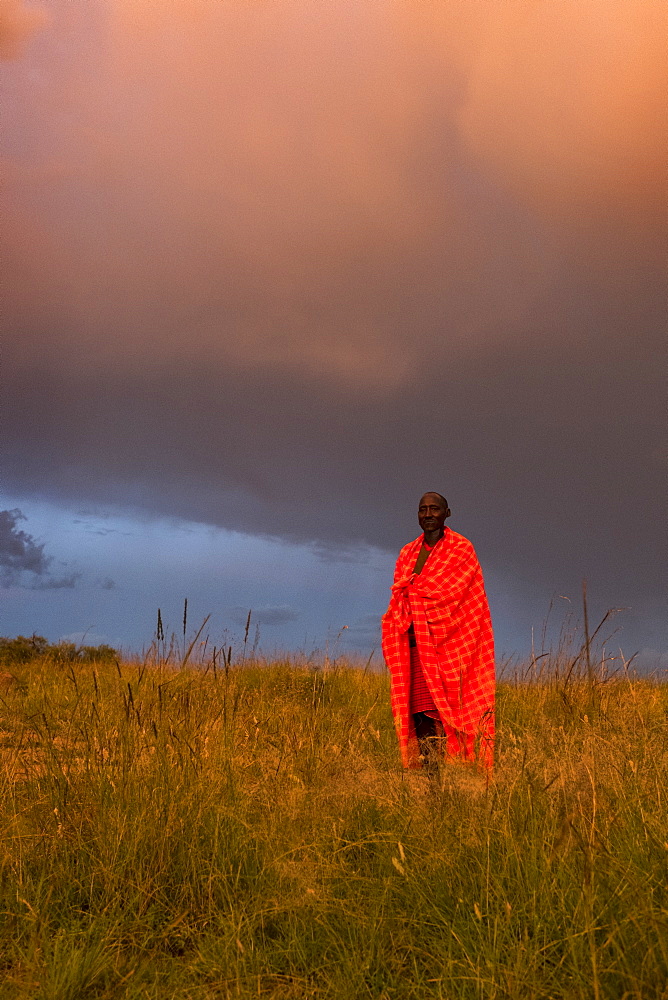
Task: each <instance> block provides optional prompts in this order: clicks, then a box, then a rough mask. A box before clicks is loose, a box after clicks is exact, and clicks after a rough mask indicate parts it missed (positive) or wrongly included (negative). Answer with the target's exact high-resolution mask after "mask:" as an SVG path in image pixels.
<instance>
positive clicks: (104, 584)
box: [98, 576, 116, 590]
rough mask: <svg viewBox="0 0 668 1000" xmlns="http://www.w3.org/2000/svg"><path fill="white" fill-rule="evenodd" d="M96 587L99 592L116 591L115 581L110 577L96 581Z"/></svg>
mask: <svg viewBox="0 0 668 1000" xmlns="http://www.w3.org/2000/svg"><path fill="white" fill-rule="evenodd" d="M98 586H99V587H100V589H101V590H116V581H115V580H112V579H111V577H110V576H105V577H104V578H103V579H102V580H99V581H98Z"/></svg>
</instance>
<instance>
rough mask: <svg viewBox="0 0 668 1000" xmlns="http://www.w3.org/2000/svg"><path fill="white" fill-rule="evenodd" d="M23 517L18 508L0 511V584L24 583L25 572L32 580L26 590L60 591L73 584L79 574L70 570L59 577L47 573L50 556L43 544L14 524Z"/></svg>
mask: <svg viewBox="0 0 668 1000" xmlns="http://www.w3.org/2000/svg"><path fill="white" fill-rule="evenodd" d="M25 520H27V518H26V516H25V515H24V514H23V513H22V512H21V510H20V509H19V508H18V507H15V508H14V509H13V510H0V585H1V586H3V587H11V586H15V587H21V586H26V584H25V579H26V577H25V574H29V578H32V581H33V582H32V583H31V584H30V585H29V589H30V590H60V589H62V588H68V587H74V586H76V582H77V580H78V579H79V578H80V577H81V573H75V572H73V573H69V574H67V575H65V576H61V577H54V576H51V575H50V567H51V564H52V562H53V559H52V557H51V556H47V555H45V554H44V543H38V542H36V541H35V539H34V538H33V536H32V535H30V534H28V532H27V531H23V529H22V528H19V527H18V525H19V523H20V522H21V521H25Z"/></svg>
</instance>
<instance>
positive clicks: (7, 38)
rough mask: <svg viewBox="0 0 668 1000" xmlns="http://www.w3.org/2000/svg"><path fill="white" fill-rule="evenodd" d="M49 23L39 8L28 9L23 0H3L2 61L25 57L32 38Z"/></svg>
mask: <svg viewBox="0 0 668 1000" xmlns="http://www.w3.org/2000/svg"><path fill="white" fill-rule="evenodd" d="M48 21H49V15H48V14H47V12H46V11H45V10H43V9H41V8H39V7H26V6H25V5H24V4H23V0H3V2H2V6H1V7H0V59H17V58H18V57H19V56H21V55H23V52H24V50H25V47H26V45H27V43H28V41H29V40H30V38H32V36H33V35H34V34H35V33H36V32H37V31H39V30H40V28H42V27H44V25H46V24H47V23H48Z"/></svg>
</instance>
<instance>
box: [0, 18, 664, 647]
mask: <svg viewBox="0 0 668 1000" xmlns="http://www.w3.org/2000/svg"><path fill="white" fill-rule="evenodd" d="M50 9H52V10H53V18H52V25H51V27H50V29H49V31H48V32H45V33H44V35H43V36H42V37H41V39H40V45H39V46H35V47H34V48H33V50H32V51H31V60H28V59H25V60H19V61H17V62H15V63H12V64H11V65H10V66H7V67H6V70H7V71H8V73H9V74H10V82H11V88H10V95H9V99H8V101H7V102H6V103H7V108H6V109H3V118H4V119H5V121H4V122H3V128H4V132H5V137H6V141H5V146H6V149H7V150H8V152H7V154H6V163H5V167H6V174H7V177H8V181H7V185H6V188H5V192H6V193H5V197H6V201H7V205H6V209H7V210H6V213H5V234H6V235H5V244H6V247H7V249H6V252H5V260H4V266H5V274H6V278H5V286H6V290H7V293H6V295H5V303H4V317H5V319H6V321H7V324H8V327H9V328H10V329H11V330H12V331H13V337H12V338H8V345H7V347H6V349H5V357H4V362H3V363H4V382H5V386H4V387H3V392H4V394H5V397H6V400H7V415H6V418H5V426H4V430H3V441H2V442H1V443H0V448H1V449H2V452H3V458H2V461H3V468H4V469H5V479H6V483H7V488H10V489H12V490H13V491H14V492H15V495H16V496H24V495H25V496H34V495H42V496H44V497H47V498H52V499H56V498H57V499H59V500H62V501H65V502H69V503H72V504H73V505H76V507H77V508H78V509H81V507H82V506H84V505H96V504H99V505H105V504H109V505H112V506H116V507H117V508H120V509H124V510H130V511H134V512H139V513H141V514H142V516H167V517H174V518H184V519H186V520H195V521H199V522H202V523H209V524H214V525H219V526H223V527H227V528H232V529H236V530H240V531H246V532H249V533H251V534H256V535H257V534H264V535H266V536H273V537H277V536H278V537H281V538H286V539H292V540H296V541H300V542H307V543H315V545H316V547H317V550H318V551H319V552H320V553H321V555H322V556H323V559H324V560H325V561H326V560H327V558H328V557H333V558H336V559H337V560H338V561H341V560H342V558H343V557H344V556H345V557H346V558H348V557H350V558H356V556H357V553H362V552H364V551H365V546H367V545H372V546H378V547H380V548H383V549H385V550H388V551H389V550H396V549H397V548H398V547H399V545H400V544H402V543H403V542H404V541H406V540H407V538H409V537H410V536H411V535H412V534H413V533H417V526H416V524H415V511H414V508H415V503H416V500H417V497H418V496H419V494H420V493H421V492H422V491H423V489H424V488H430V489H432V488H435V489H438V490H440V491H441V492H443V493H445V495H447V496H448V499H449V501H450V505H451V507H452V509H453V518H452V521H451V522H450V523H451V524H452V526H453V527H454V528H455V529H457V530H461V531H462V532H463V533H464V534H467V535H470V536H471V537H472V538H473V540H474V542H475V544H476V546H477V547H478V549H479V552H480V554H481V558H482V559H483V561H484V563H485V565H490V566H492V567H493V568H496V569H498V571H499V572H500V573H501V572H503V573H505V574H507V575H508V577H509V578H512V580H513V583H514V585H515V586H516V588H517V590H518V592H523V593H528V594H530V595H531V594H534V593H537V592H539V591H540V592H541V593H544V594H545V595H546V598H545V603H546V604H547V601H548V600H549V595H550V594H551V593H553V592H554V591H555V590H557V591H558V592H564V588H567V587H570V586H571V585H572V584H573V585H574V586H575V587H576V588H577V587H578V586H579V583H580V581H581V579H582V576H585V575H586V576H587V577H588V578H589V580H590V589H591V591H592V592H594V593H600V594H601V599H602V600H603V601H605V602H606V603H608V604H609V605H618V604H624V605H632V606H634V607H636V608H638V609H642V608H645V612H642V611H641V610H638V621H641V619H642V620H643V621H644V622H645V624H646V623H647V621H649V618H650V617H652V621H654V617H655V616H653V612H652V615H650V612H649V611H647V608H648V607H649V604H648V600H649V597H650V596H651V595H652V594H654V593H656V592H657V589H658V588H659V587H660V586H661V579H662V561H663V560H664V558H665V557H664V555H663V554H662V553H660V552H659V548H660V545H659V544H658V542H657V536H658V531H657V525H660V524H662V523H663V511H662V509H661V500H660V498H661V497H662V496H663V493H664V486H663V475H664V473H663V465H662V459H661V456H662V455H663V454H665V443H664V435H663V434H662V433H660V430H659V429H660V428H661V427H662V426H663V420H664V417H663V413H662V411H661V400H662V399H663V387H662V385H661V381H660V380H661V378H662V373H661V371H660V366H659V365H657V364H656V358H657V357H658V356H659V355H660V354H661V352H662V350H663V340H664V336H665V334H664V327H665V276H664V261H663V236H662V235H659V227H660V226H661V225H662V222H661V221H660V220H661V219H662V216H661V213H660V212H657V211H656V206H657V203H658V198H659V197H660V196H661V197H662V195H659V192H660V191H662V190H663V169H662V168H661V169H659V160H660V158H661V157H662V148H663V136H664V134H665V128H664V127H661V124H660V122H661V116H662V115H663V114H664V109H665V100H664V97H663V87H662V79H663V75H664V74H665V61H664V58H663V54H662V52H660V50H659V48H658V46H659V44H660V42H659V39H662V37H663V32H662V30H661V27H659V28H658V29H657V18H661V19H662V18H663V13H662V9H663V3H659V2H658V0H657V2H655V0H642V2H640V3H635V2H634V3H632V2H630V0H629V2H621V3H617V4H615V16H614V17H611V16H610V4H609V3H608V2H607V0H591V2H590V3H587V4H582V3H581V2H578V0H564V2H560V3H559V4H526V3H524V2H521V0H507V2H504V3H497V4H480V3H469V4H462V3H461V2H460V0H442V2H441V0H439V2H433V3H431V2H423V0H419V2H418V0H391V2H389V3H383V4H380V3H377V2H371V0H368V2H367V0H341V2H340V3H336V4H325V3H322V2H321V0H300V2H299V3H264V4H262V3H253V4H248V3H246V2H235V0H226V2H218V0H197V2H195V0H188V2H186V0H183V2H181V0H179V2H177V0H174V2H173V3H170V4H169V5H168V14H166V8H165V6H164V5H160V4H155V3H152V2H148V0H91V2H86V3H71V2H69V0H67V2H66V0H53V3H52V4H51V8H50ZM32 60H34V61H32ZM26 106H27V107H28V108H29V110H30V113H29V114H26V113H25V108H26ZM54 456H55V458H54ZM571 592H572V591H571ZM643 614H644V618H643ZM244 621H245V619H244ZM652 627H654V626H652ZM659 641H660V640H659V639H658V638H657V639H656V640H655V639H654V638H652V640H651V642H652V644H655V643H658V642H659Z"/></svg>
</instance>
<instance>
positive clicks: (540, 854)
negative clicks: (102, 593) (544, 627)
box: [0, 661, 668, 1000]
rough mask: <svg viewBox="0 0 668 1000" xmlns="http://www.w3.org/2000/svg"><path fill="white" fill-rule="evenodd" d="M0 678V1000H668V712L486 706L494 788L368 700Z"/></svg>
mask: <svg viewBox="0 0 668 1000" xmlns="http://www.w3.org/2000/svg"><path fill="white" fill-rule="evenodd" d="M14 673H15V674H16V677H17V680H18V683H11V684H8V685H7V687H6V689H5V690H3V692H2V701H1V702H0V719H1V726H2V729H1V732H0V743H1V750H0V754H1V757H0V788H1V792H2V800H1V804H0V829H1V832H2V838H1V844H2V855H1V871H2V879H1V887H2V888H1V893H2V901H1V904H0V909H1V910H2V914H1V917H0V967H1V976H0V984H1V985H0V998H2V1000H4V998H7V1000H9V998H11V1000H14V998H17V997H36V998H52V1000H68V998H70V1000H78V998H80V997H81V998H85V997H100V998H101V997H108V998H116V997H118V998H120V997H123V998H126V997H127V998H139V997H146V998H149V997H151V998H156V1000H162V998H171V997H174V998H184V1000H185V998H188V1000H199V998H209V997H211V998H213V997H221V998H225V997H229V998H233V997H249V998H250V997H258V996H260V997H285V998H310V997H314V998H320V997H322V998H337V1000H358V998H359V1000H362V998H364V1000H366V998H369V1000H371V998H373V1000H404V998H419V997H434V998H443V1000H454V998H476V1000H477V998H490V1000H491V998H503V997H508V998H520V997H521V998H545V1000H547V998H549V1000H556V998H590V997H595V998H608V997H619V998H624V997H626V998H642V1000H645V998H652V997H668V992H666V986H667V984H668V891H667V885H668V864H667V862H668V806H667V801H668V776H667V775H668V688H667V687H666V685H662V684H658V683H653V682H651V681H643V680H638V679H631V678H618V679H613V680H610V681H608V682H607V683H597V684H596V685H595V686H593V687H592V684H591V683H589V684H587V683H585V682H584V681H583V680H582V679H580V678H570V679H568V680H566V681H565V680H564V679H563V678H562V680H560V681H559V682H556V681H550V680H549V679H548V678H547V677H545V676H543V678H542V679H541V680H540V681H536V682H533V683H529V682H525V683H516V684H512V683H508V684H504V685H502V686H501V687H500V690H499V704H498V729H499V738H498V755H497V757H498V764H497V768H496V771H495V776H494V779H493V781H492V782H491V783H490V785H489V787H487V785H486V781H485V779H484V777H482V776H480V775H477V774H476V773H474V772H472V771H469V770H466V769H461V768H459V767H447V768H443V769H442V775H441V779H440V781H439V782H437V783H432V784H430V783H429V782H428V780H427V779H426V778H425V777H423V776H422V775H421V774H419V773H411V774H404V773H402V771H401V768H400V765H399V759H398V751H397V747H396V740H395V736H394V730H393V725H392V718H391V715H390V711H389V707H388V706H389V693H388V681H387V678H386V677H385V676H384V675H379V674H375V673H371V672H366V673H365V672H364V671H362V670H357V669H352V668H345V667H341V666H338V667H335V668H334V669H331V670H328V671H317V670H312V669H309V668H307V667H298V666H295V665H292V664H290V663H287V662H286V663H271V664H262V665H257V666H256V665H248V666H246V667H244V668H243V669H242V668H234V667H232V668H231V669H228V670H227V671H226V670H224V669H222V670H217V671H216V673H215V675H214V673H213V672H212V671H211V670H209V671H208V672H206V673H205V672H204V671H203V670H202V669H199V668H195V667H193V668H192V669H184V670H179V669H176V668H174V667H160V666H154V667H144V666H141V665H135V664H123V665H121V666H120V667H116V666H115V665H113V664H111V665H110V664H99V665H96V666H95V665H80V666H74V667H72V666H68V667H65V666H60V667H59V666H57V665H54V664H48V663H40V662H39V661H36V662H35V663H33V664H27V665H24V666H22V667H21V668H20V670H17V671H15V672H14Z"/></svg>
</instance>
